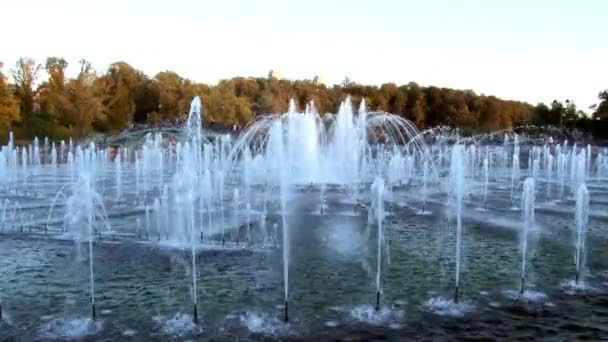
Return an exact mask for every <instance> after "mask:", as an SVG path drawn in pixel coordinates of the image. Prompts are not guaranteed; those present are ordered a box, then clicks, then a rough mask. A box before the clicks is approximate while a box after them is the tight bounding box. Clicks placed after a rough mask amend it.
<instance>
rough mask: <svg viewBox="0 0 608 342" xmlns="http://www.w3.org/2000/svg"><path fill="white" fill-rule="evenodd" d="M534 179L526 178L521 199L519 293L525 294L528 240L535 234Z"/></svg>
mask: <svg viewBox="0 0 608 342" xmlns="http://www.w3.org/2000/svg"><path fill="white" fill-rule="evenodd" d="M534 198H535V195H534V178H526V180H525V181H524V189H523V194H522V199H521V214H522V219H523V222H522V229H521V235H520V236H521V238H520V241H521V242H520V244H521V245H520V246H521V273H520V287H519V293H520V294H523V293H524V290H525V283H526V266H527V261H528V249H529V247H528V240H529V238H530V234H531V233H532V232H534V230H535V227H534V201H535V199H534Z"/></svg>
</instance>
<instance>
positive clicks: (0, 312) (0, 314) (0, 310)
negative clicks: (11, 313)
mask: <svg viewBox="0 0 608 342" xmlns="http://www.w3.org/2000/svg"><path fill="white" fill-rule="evenodd" d="M0 321H2V302H0Z"/></svg>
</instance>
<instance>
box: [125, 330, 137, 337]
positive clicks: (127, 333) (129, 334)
mask: <svg viewBox="0 0 608 342" xmlns="http://www.w3.org/2000/svg"><path fill="white" fill-rule="evenodd" d="M135 335H137V331H136V330H133V329H127V330H125V331H123V332H122V336H126V337H133V336H135Z"/></svg>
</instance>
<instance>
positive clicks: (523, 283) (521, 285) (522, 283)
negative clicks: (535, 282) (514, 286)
mask: <svg viewBox="0 0 608 342" xmlns="http://www.w3.org/2000/svg"><path fill="white" fill-rule="evenodd" d="M525 288H526V277H524V276H522V277H521V279H520V283H519V294H520V295H523V294H524V290H525Z"/></svg>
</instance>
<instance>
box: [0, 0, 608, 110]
mask: <svg viewBox="0 0 608 342" xmlns="http://www.w3.org/2000/svg"><path fill="white" fill-rule="evenodd" d="M1 8H2V10H1V11H0V13H1V14H0V18H1V19H0V22H1V24H2V25H1V31H0V32H1V35H0V37H1V39H0V61H3V62H4V63H5V72H6V71H7V70H6V69H9V68H11V67H12V66H13V65H14V63H15V61H16V59H17V58H18V57H20V56H30V57H34V58H36V59H38V60H40V61H43V60H44V58H46V57H47V56H53V55H54V56H61V57H64V58H66V59H67V61H68V62H69V63H71V65H72V66H73V67H72V68H71V69H70V70H69V72H70V73H74V72H75V70H76V64H77V61H78V60H79V59H80V58H86V59H87V60H89V61H91V62H92V63H93V66H94V67H95V68H96V69H97V70H98V71H104V70H105V69H106V68H107V66H108V64H109V63H111V62H115V61H125V62H127V63H130V64H132V65H133V66H135V67H137V68H139V69H141V70H143V71H144V72H146V73H147V74H148V75H150V76H153V75H154V74H156V73H157V72H159V71H163V70H173V71H176V72H178V73H179V74H181V75H182V76H184V77H187V78H190V79H193V80H196V81H201V82H208V83H215V82H217V81H218V80H219V79H222V78H230V77H233V76H266V74H267V72H268V70H270V69H278V70H279V71H280V72H281V74H282V75H283V76H284V77H286V78H312V77H313V76H314V75H321V76H322V77H323V78H324V79H325V80H326V81H327V83H329V84H333V83H339V82H340V81H341V80H342V79H343V78H344V77H345V76H349V77H350V78H351V79H352V80H353V81H355V82H358V83H371V84H381V83H383V82H395V83H398V84H399V83H407V82H410V81H415V82H418V83H419V84H422V85H436V86H445V87H453V88H464V89H473V90H474V91H476V92H477V93H484V94H493V95H497V96H499V97H503V98H508V99H518V100H524V101H529V102H532V103H536V102H539V101H544V102H550V101H552V100H553V99H558V100H565V99H571V100H574V101H575V102H576V103H577V105H578V106H579V108H583V109H585V110H587V108H588V106H589V105H591V104H593V103H596V98H597V94H598V92H599V91H600V90H602V89H606V88H608V43H607V41H608V35H607V34H606V33H607V32H608V25H607V24H606V21H605V17H606V13H608V1H607V0H596V1H593V0H570V1H565V0H564V1H560V0H510V1H507V0H504V1H502V0H459V1H456V0H445V1H440V0H426V1H423V0H420V1H409V0H394V1H392V0H375V1H371V0H370V1H358V0H348V1H346V0H345V1H341V0H333V1H332V0H307V1H295V0H294V1H290V0H282V1H281V0H258V1H253V0H219V1H204V0H202V1H195V0H171V1H166V0H165V1H156V0H147V1H146V0H132V1H129V0H103V1H95V0H6V1H4V2H3V3H2V6H1Z"/></svg>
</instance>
